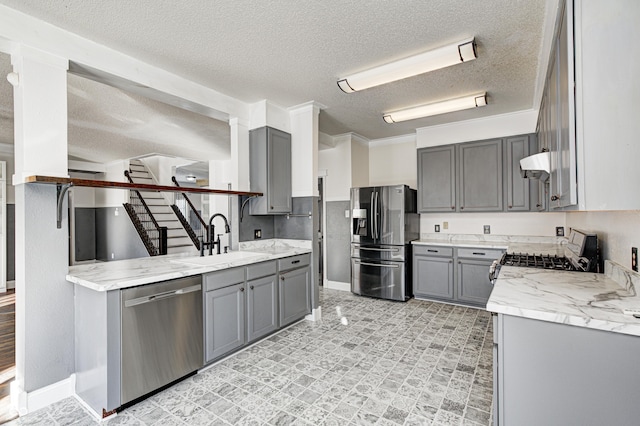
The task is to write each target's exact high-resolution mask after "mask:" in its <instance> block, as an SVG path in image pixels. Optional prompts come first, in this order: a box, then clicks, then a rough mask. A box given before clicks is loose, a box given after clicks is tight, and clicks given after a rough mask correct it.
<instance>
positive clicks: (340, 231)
mask: <svg viewBox="0 0 640 426" xmlns="http://www.w3.org/2000/svg"><path fill="white" fill-rule="evenodd" d="M345 210H349V201H328V202H327V203H326V211H325V214H326V222H327V227H326V229H325V232H324V238H325V248H326V251H327V254H326V259H327V280H329V281H338V282H345V283H348V282H351V235H350V233H351V227H350V224H349V220H350V219H349V218H347V217H345V215H344V211H345Z"/></svg>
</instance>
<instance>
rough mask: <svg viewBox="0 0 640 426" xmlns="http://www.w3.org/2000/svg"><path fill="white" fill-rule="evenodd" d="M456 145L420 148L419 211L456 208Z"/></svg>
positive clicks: (442, 210) (448, 210)
mask: <svg viewBox="0 0 640 426" xmlns="http://www.w3.org/2000/svg"><path fill="white" fill-rule="evenodd" d="M455 148H456V147H455V146H454V145H445V146H438V147H433V148H424V149H419V150H418V211H419V212H420V213H427V212H450V211H455V209H456V162H455Z"/></svg>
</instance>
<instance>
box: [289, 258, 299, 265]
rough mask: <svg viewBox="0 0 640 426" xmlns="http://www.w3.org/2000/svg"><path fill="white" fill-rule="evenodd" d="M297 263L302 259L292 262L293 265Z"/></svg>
mask: <svg viewBox="0 0 640 426" xmlns="http://www.w3.org/2000/svg"><path fill="white" fill-rule="evenodd" d="M296 263H300V259H298V260H294V261H292V262H291V264H292V265H295V264H296Z"/></svg>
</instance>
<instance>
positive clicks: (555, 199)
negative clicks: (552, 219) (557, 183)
mask: <svg viewBox="0 0 640 426" xmlns="http://www.w3.org/2000/svg"><path fill="white" fill-rule="evenodd" d="M559 199H560V197H559V196H557V195H552V196H551V201H558V200H559Z"/></svg>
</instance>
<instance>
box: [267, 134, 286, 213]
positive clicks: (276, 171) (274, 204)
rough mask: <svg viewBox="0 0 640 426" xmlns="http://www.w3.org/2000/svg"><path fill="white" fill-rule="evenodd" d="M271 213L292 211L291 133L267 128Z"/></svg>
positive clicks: (268, 197) (268, 194) (268, 195)
mask: <svg viewBox="0 0 640 426" xmlns="http://www.w3.org/2000/svg"><path fill="white" fill-rule="evenodd" d="M267 141H268V144H267V145H268V148H267V180H268V187H267V189H268V193H267V200H268V202H269V213H290V212H291V135H289V134H288V133H285V132H282V131H280V130H277V129H273V128H271V127H269V128H267Z"/></svg>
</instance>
